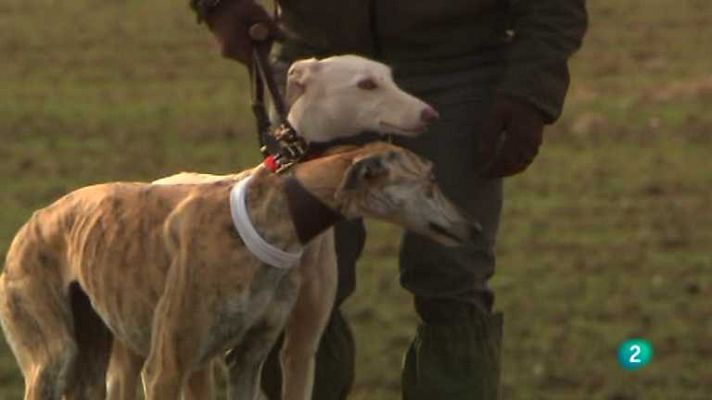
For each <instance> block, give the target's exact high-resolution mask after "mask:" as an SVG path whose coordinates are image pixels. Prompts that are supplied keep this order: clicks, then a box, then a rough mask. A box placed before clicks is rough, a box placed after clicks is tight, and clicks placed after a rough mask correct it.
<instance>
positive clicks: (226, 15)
mask: <svg viewBox="0 0 712 400" xmlns="http://www.w3.org/2000/svg"><path fill="white" fill-rule="evenodd" d="M205 22H206V23H207V24H208V27H210V30H211V31H212V32H213V34H214V35H215V37H216V38H217V40H218V42H219V43H220V47H221V50H222V55H223V57H227V58H231V59H233V60H236V61H239V62H241V63H243V64H245V65H249V64H248V63H249V62H250V61H251V60H252V41H251V39H250V34H249V29H250V27H251V26H252V25H254V24H256V23H259V22H262V23H264V24H266V26H267V27H268V28H269V31H270V35H269V38H268V39H267V40H266V41H265V46H266V48H267V49H269V45H270V44H271V42H272V40H273V39H274V38H276V37H277V36H278V35H279V28H278V27H277V24H276V23H275V22H274V20H273V19H272V18H271V17H270V15H269V14H268V13H267V11H266V10H265V9H264V7H262V6H261V5H259V4H257V3H255V2H254V0H223V1H222V2H221V3H220V5H219V6H218V7H217V8H216V9H214V10H212V11H211V12H210V13H208V14H207V15H205Z"/></svg>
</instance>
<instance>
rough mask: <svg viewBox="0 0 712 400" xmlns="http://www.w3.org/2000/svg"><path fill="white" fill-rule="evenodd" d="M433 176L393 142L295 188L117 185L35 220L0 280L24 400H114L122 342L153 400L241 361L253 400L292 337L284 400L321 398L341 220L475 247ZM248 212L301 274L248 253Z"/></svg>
mask: <svg viewBox="0 0 712 400" xmlns="http://www.w3.org/2000/svg"><path fill="white" fill-rule="evenodd" d="M431 169H432V166H431V164H430V163H429V162H427V161H425V160H423V159H421V158H420V157H418V156H417V155H415V154H414V153H411V152H409V151H407V150H405V149H402V148H399V147H396V146H393V145H390V144H387V143H380V142H379V143H373V144H369V145H366V146H363V147H359V148H346V149H342V151H339V152H336V153H334V154H332V155H328V156H325V157H322V158H319V159H315V160H311V161H308V162H305V163H302V164H298V165H296V166H295V167H294V169H293V174H292V175H291V176H281V175H276V174H272V173H270V172H268V171H267V170H266V169H265V168H264V167H261V166H260V167H257V168H255V169H253V170H251V171H249V172H247V173H245V174H244V175H245V176H248V177H245V176H242V177H235V178H233V179H223V180H220V181H217V182H214V183H207V184H182V185H152V184H144V183H108V184H102V185H95V186H89V187H85V188H82V189H79V190H77V191H74V192H72V193H70V194H68V195H66V196H65V197H63V198H61V199H59V200H58V201H56V202H55V203H54V204H52V205H50V206H49V207H47V208H45V209H42V210H39V211H37V212H35V214H33V216H32V217H31V218H30V220H29V221H28V222H27V223H26V224H25V225H24V226H23V227H22V228H21V229H20V231H19V233H18V234H17V236H16V237H15V239H14V240H13V242H12V244H11V247H10V249H9V251H8V255H7V260H6V265H5V270H4V272H3V274H2V275H1V276H0V321H1V322H2V327H3V330H4V332H5V337H6V339H7V341H8V343H9V344H10V347H11V349H12V350H13V353H14V354H15V357H16V359H17V361H18V364H19V366H20V368H21V370H22V372H23V375H24V377H25V382H26V391H25V399H26V400H36V399H60V398H62V396H63V395H65V396H67V398H69V399H75V398H102V397H103V396H104V392H105V390H106V385H105V371H106V366H107V363H108V354H109V352H110V347H111V337H112V336H114V337H116V338H117V339H118V340H120V341H121V342H122V343H123V344H124V345H125V346H126V347H128V348H130V350H131V351H132V352H135V353H136V354H139V355H141V356H142V357H146V362H145V365H144V368H143V373H144V377H145V384H144V389H145V392H146V398H147V399H149V400H157V399H170V400H174V399H178V398H180V395H181V392H183V390H184V389H185V392H184V393H188V394H189V393H190V391H191V381H192V380H193V378H196V377H197V381H198V382H204V380H203V377H204V374H205V370H206V369H207V368H208V367H209V365H210V361H211V360H212V359H213V358H214V357H216V356H218V355H221V354H223V353H224V352H225V351H226V350H228V349H232V348H235V349H236V350H237V351H236V365H237V366H238V368H237V369H239V371H240V374H238V375H236V376H234V377H232V379H231V384H232V387H231V390H232V393H231V397H232V398H235V399H255V396H257V395H258V393H259V376H260V368H261V365H262V362H263V360H264V358H265V357H266V355H267V353H268V351H269V349H270V348H271V347H272V346H273V345H274V342H275V340H276V337H277V335H278V334H279V332H280V331H282V329H283V328H284V329H285V345H284V349H283V352H282V363H283V370H284V374H285V386H284V398H285V399H300V400H307V399H309V398H310V395H311V380H312V377H313V366H314V362H313V352H314V351H315V349H316V344H317V343H318V339H319V336H320V334H321V331H322V330H323V327H324V325H325V323H326V319H327V318H328V313H329V311H330V309H331V306H332V304H333V299H334V295H335V287H336V271H335V269H334V268H333V263H334V260H329V261H330V262H329V263H323V262H322V261H323V260H322V258H323V254H331V253H330V250H331V249H332V248H333V237H331V236H330V235H326V234H325V232H327V231H328V229H329V227H330V226H331V225H333V223H335V222H336V221H337V220H338V218H336V217H335V215H339V214H340V215H343V217H344V218H356V217H370V218H376V219H380V220H384V221H389V222H392V223H396V224H399V225H402V226H404V227H407V228H408V229H410V230H412V231H415V232H420V233H422V234H424V235H427V236H429V237H431V238H432V239H433V240H436V241H439V242H441V243H443V244H446V245H457V244H459V243H461V242H464V241H467V240H469V239H470V238H471V237H472V235H474V234H476V229H475V227H474V226H473V225H472V223H470V222H469V221H468V220H467V219H466V218H464V217H463V216H462V215H461V214H460V213H459V212H458V210H457V209H456V208H455V206H454V205H453V204H452V203H450V202H449V201H448V200H447V199H446V198H445V197H444V195H443V194H442V193H441V191H440V189H439V188H438V186H437V184H436V182H435V181H434V179H433V175H432V171H431ZM235 193H238V195H237V197H235ZM235 198H237V199H241V200H238V201H237V203H235V201H230V199H233V200H234V199H235ZM240 201H242V202H243V203H240ZM235 204H237V206H235ZM240 204H243V205H244V207H243V208H244V210H243V211H244V213H245V215H246V216H247V219H248V220H249V221H251V224H252V226H253V228H254V232H256V234H257V235H259V236H260V237H261V238H262V240H263V241H264V242H266V243H268V244H269V245H270V246H272V247H274V248H275V250H276V251H278V252H282V253H284V254H283V255H285V254H286V255H287V256H291V260H292V263H293V264H292V265H279V266H274V265H270V264H267V263H265V262H264V261H262V259H261V258H259V257H257V256H256V255H255V253H253V252H251V251H249V250H248V249H247V247H246V243H248V240H247V238H246V237H245V236H241V235H239V234H237V232H236V226H237V225H238V224H237V221H238V220H236V219H234V213H235V211H234V210H235V209H236V207H237V208H238V209H239V207H238V206H239V205H240ZM243 222H244V221H243ZM237 230H239V231H240V232H241V233H242V230H240V227H239V226H237ZM314 238H317V240H312V239H314ZM253 239H254V238H253ZM312 245H316V248H315V247H312V248H311V251H309V252H304V254H303V255H302V256H300V255H299V254H301V253H300V252H301V251H304V248H305V246H312ZM280 254H281V253H280ZM287 258H289V257H287ZM275 264H279V263H275ZM325 265H327V266H328V267H325Z"/></svg>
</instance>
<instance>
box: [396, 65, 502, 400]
mask: <svg viewBox="0 0 712 400" xmlns="http://www.w3.org/2000/svg"><path fill="white" fill-rule="evenodd" d="M484 76H487V75H486V74H485V75H484ZM484 76H478V75H477V74H472V73H468V74H463V75H460V76H453V75H448V76H444V77H438V76H435V77H433V76H429V77H427V78H419V79H412V78H411V79H404V80H402V81H401V82H399V83H401V84H402V85H403V86H404V87H405V88H406V89H407V90H408V89H410V90H411V91H412V92H413V93H415V94H416V95H420V96H421V97H423V98H424V99H425V100H426V101H428V102H430V103H431V104H432V105H433V106H435V107H436V108H437V109H438V111H439V112H440V114H441V119H440V121H438V122H437V123H436V124H435V125H433V126H432V128H431V129H430V130H429V131H428V132H427V133H426V134H425V135H423V136H421V137H419V138H417V139H415V140H398V142H399V144H402V145H404V146H406V147H408V148H410V149H412V150H414V151H415V152H417V153H419V154H421V155H423V156H425V157H427V158H429V159H431V160H432V161H433V162H434V163H435V173H436V175H437V178H438V181H439V183H440V185H441V186H442V188H443V191H444V192H445V194H446V195H447V196H448V197H449V198H450V199H451V200H453V201H454V202H455V203H456V204H457V205H458V206H459V207H461V208H462V209H463V210H464V212H465V213H467V214H468V215H470V216H471V217H472V218H474V219H475V220H477V221H478V222H479V223H480V224H481V225H482V227H483V236H482V237H480V238H478V239H476V240H473V241H472V242H471V243H468V244H467V245H466V246H463V247H459V248H447V247H443V246H441V245H439V244H437V243H435V242H433V241H431V240H430V239H427V238H425V237H423V236H420V235H417V234H414V233H410V232H407V233H406V234H405V235H404V238H403V242H402V246H401V252H400V271H401V283H402V285H403V286H404V287H405V288H406V289H408V290H409V291H410V292H412V293H413V294H414V295H415V305H416V311H417V312H418V315H419V316H420V318H421V324H420V326H419V327H418V331H417V334H416V337H415V340H414V341H413V343H412V345H411V346H410V348H409V350H408V352H407V354H406V358H405V365H404V369H403V375H402V379H403V382H402V385H403V398H404V399H405V400H432V399H448V400H473V399H482V400H489V399H496V398H497V390H498V386H499V369H500V367H499V365H500V362H499V349H500V343H501V335H502V332H501V329H502V319H501V315H499V314H492V313H491V309H492V303H493V294H492V292H491V291H490V290H489V288H488V287H487V281H488V279H489V278H490V277H491V276H492V274H493V272H494V262H495V259H494V252H493V246H494V240H495V235H496V232H497V226H498V223H499V215H500V209H501V204H502V182H501V180H485V179H482V178H479V177H478V175H477V168H478V167H479V166H478V165H477V160H476V159H475V154H476V151H477V134H478V131H479V129H478V127H479V124H480V123H481V122H482V120H483V118H484V116H485V113H486V111H487V109H488V107H489V105H490V104H491V101H492V95H493V92H492V89H491V87H492V85H491V84H492V80H491V79H490V78H487V79H485V77H484Z"/></svg>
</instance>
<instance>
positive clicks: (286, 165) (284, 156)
mask: <svg viewBox="0 0 712 400" xmlns="http://www.w3.org/2000/svg"><path fill="white" fill-rule="evenodd" d="M270 134H271V135H272V136H273V137H274V138H275V140H276V141H277V143H278V144H279V151H278V152H277V154H275V155H274V160H275V162H276V163H277V170H276V171H275V172H276V173H277V174H281V173H282V172H285V171H287V170H289V169H290V168H291V167H292V166H293V165H294V164H296V163H298V162H299V161H300V160H301V159H302V158H304V155H305V154H306V153H307V150H308V149H309V144H308V143H307V142H306V140H304V138H303V137H301V136H299V134H298V133H297V131H296V130H294V128H293V127H292V126H291V125H289V124H288V123H283V124H281V125H280V126H279V127H277V128H276V129H274V130H273V131H272V132H270ZM261 151H262V154H264V155H265V157H267V156H269V155H270V153H269V151H268V149H267V147H266V146H263V147H262V149H261Z"/></svg>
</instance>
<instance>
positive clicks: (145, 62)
mask: <svg viewBox="0 0 712 400" xmlns="http://www.w3.org/2000/svg"><path fill="white" fill-rule="evenodd" d="M187 3H188V2H187V0H184V1H175V0H151V1H138V0H104V1H97V0H94V1H91V0H63V1H55V0H2V1H1V2H0V194H1V195H0V257H2V259H4V255H5V252H6V251H7V247H8V245H9V242H10V240H11V238H12V237H13V235H14V233H15V232H16V231H17V229H18V228H19V227H20V226H21V224H22V223H23V222H24V221H25V220H26V219H27V218H28V217H29V216H30V214H31V213H32V211H33V210H35V209H37V208H39V207H43V206H45V205H47V204H48V203H49V202H51V201H53V200H54V199H55V198H57V197H58V196H60V195H62V194H64V193H66V192H67V191H70V190H72V189H75V188H77V187H80V186H84V185H87V184H91V183H96V182H103V181H109V180H151V179H154V178H157V177H161V176H163V175H166V174H171V173H174V172H176V171H181V170H194V171H201V172H211V173H224V172H229V171H236V170H239V169H242V168H244V167H247V166H250V165H252V164H254V163H256V162H257V161H258V160H259V153H258V151H257V148H256V144H255V140H254V139H255V137H254V136H255V135H254V132H253V130H254V129H253V120H252V116H251V114H250V111H249V108H248V90H247V81H246V74H245V72H244V71H243V68H242V67H240V66H239V65H237V64H235V63H231V62H227V61H224V60H223V59H221V58H220V56H219V54H218V51H217V49H216V48H215V46H214V44H213V39H212V38H211V37H210V35H209V33H208V31H207V30H206V29H205V28H204V27H202V26H198V25H197V24H196V23H195V18H194V15H193V14H192V12H190V10H189V9H188V6H187ZM589 8H590V13H591V28H590V32H589V34H588V36H587V38H586V41H585V44H584V48H583V50H582V51H581V52H580V53H579V54H578V55H577V56H576V58H575V59H574V61H573V86H572V88H571V92H570V95H569V100H568V103H567V108H566V112H565V115H564V117H563V118H562V120H561V121H560V122H559V123H558V124H557V125H556V126H554V127H551V128H550V129H548V132H547V134H546V140H545V145H544V147H543V149H542V153H541V155H540V156H539V158H538V159H537V161H536V162H535V164H534V165H533V167H532V168H531V169H530V170H529V171H528V172H527V173H526V174H524V175H523V176H521V177H517V178H513V179H510V180H509V181H508V182H507V185H506V192H507V193H506V198H507V202H506V206H505V210H504V220H503V225H502V227H501V234H500V241H499V244H498V248H497V251H498V255H499V266H498V271H497V274H496V277H495V279H494V282H493V286H494V287H495V288H496V291H497V293H498V297H497V304H496V307H497V308H498V309H500V310H502V311H504V313H505V338H504V349H503V350H504V354H503V355H504V365H503V377H502V379H503V398H504V399H610V400H634V399H670V400H675V399H683V400H686V399H709V398H710V397H709V396H710V393H712V301H711V300H710V299H711V296H712V210H711V209H710V207H711V205H712V162H711V161H710V158H712V132H711V131H712V112H711V111H712V109H711V106H712V52H711V51H710V48H711V47H710V46H711V43H712V28H711V25H712V3H711V2H709V1H708V0H677V1H671V0H594V1H590V2H589ZM398 235H399V232H398V230H397V229H395V228H390V227H387V226H384V225H378V224H372V225H370V226H369V239H368V247H367V250H366V253H365V256H364V257H363V259H362V262H361V263H360V266H359V271H358V274H359V275H358V276H359V284H358V291H357V294H356V295H355V296H354V297H352V298H351V299H350V300H349V301H348V302H347V305H346V308H347V311H348V315H349V316H350V318H351V321H352V322H353V326H354V329H355V332H356V336H357V340H358V343H357V345H358V365H357V382H356V387H355V389H354V392H353V395H352V396H351V398H352V399H362V400H365V399H368V400H381V399H383V400H395V399H399V398H400V397H399V393H400V378H399V374H400V365H401V361H402V355H403V352H404V350H405V348H406V347H407V345H408V343H409V341H410V339H411V336H412V334H413V332H414V327H415V325H416V323H417V321H416V319H415V316H414V313H413V311H412V307H411V299H410V296H409V295H408V294H407V293H406V292H405V291H404V290H402V289H401V288H400V287H399V285H398V276H397V267H396V258H395V257H396V254H397V248H398ZM638 336H641V337H645V338H647V339H648V340H650V341H651V342H652V344H653V346H654V347H655V355H654V359H653V361H652V363H651V364H650V365H649V366H648V367H646V368H644V369H642V370H639V371H635V372H631V371H625V370H623V369H622V368H620V367H619V366H618V365H617V361H616V349H617V346H618V345H619V344H620V343H621V342H622V341H623V340H624V339H625V338H628V337H638ZM0 343H1V344H0V399H16V398H21V397H22V395H21V393H22V387H23V383H22V378H21V375H20V372H19V370H18V369H17V367H16V365H15V361H14V359H13V357H12V355H11V354H10V352H9V350H8V349H7V347H6V345H5V344H4V341H0ZM434 400H436V399H434ZM437 400H439V399H437Z"/></svg>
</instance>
